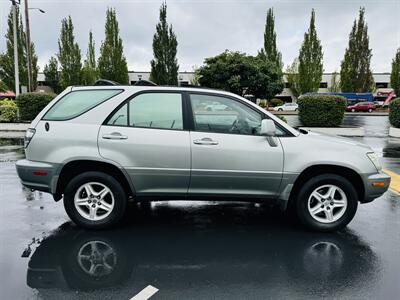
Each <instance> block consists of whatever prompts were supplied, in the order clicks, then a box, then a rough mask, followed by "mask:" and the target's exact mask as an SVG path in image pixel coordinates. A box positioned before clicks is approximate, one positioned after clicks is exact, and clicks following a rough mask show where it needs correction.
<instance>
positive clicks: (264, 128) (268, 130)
mask: <svg viewBox="0 0 400 300" xmlns="http://www.w3.org/2000/svg"><path fill="white" fill-rule="evenodd" d="M275 132H276V127H275V123H274V121H272V120H270V119H264V120H262V121H261V130H260V134H261V135H265V136H275Z"/></svg>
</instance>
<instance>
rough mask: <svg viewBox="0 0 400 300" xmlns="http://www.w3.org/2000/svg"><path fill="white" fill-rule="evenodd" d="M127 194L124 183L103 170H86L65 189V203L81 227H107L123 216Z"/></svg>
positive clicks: (71, 215) (68, 211)
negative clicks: (122, 184)
mask: <svg viewBox="0 0 400 300" xmlns="http://www.w3.org/2000/svg"><path fill="white" fill-rule="evenodd" d="M126 202H127V198H126V195H125V192H124V189H123V187H122V186H121V184H120V183H119V182H118V181H117V180H116V179H115V178H114V177H112V176H110V175H108V174H105V173H103V172H85V173H82V174H80V175H78V176H76V177H75V178H73V179H72V180H71V181H70V182H69V183H68V185H67V187H66V189H65V193H64V207H65V210H66V212H67V214H68V216H69V217H70V218H71V220H72V221H74V223H76V224H77V225H79V226H81V227H85V228H91V229H103V228H108V227H111V226H113V225H115V224H117V223H118V222H119V221H120V220H121V219H122V217H123V215H124V212H125V209H126Z"/></svg>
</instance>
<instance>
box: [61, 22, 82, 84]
mask: <svg viewBox="0 0 400 300" xmlns="http://www.w3.org/2000/svg"><path fill="white" fill-rule="evenodd" d="M58 49H59V52H58V60H59V62H60V86H61V88H63V89H64V88H66V87H67V86H70V85H79V84H81V83H82V78H81V69H82V63H81V50H80V49H79V46H78V44H77V43H75V36H74V25H73V24H72V19H71V16H68V18H65V19H63V20H62V21H61V32H60V38H59V39H58Z"/></svg>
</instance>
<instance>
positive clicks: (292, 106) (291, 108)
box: [274, 103, 299, 111]
mask: <svg viewBox="0 0 400 300" xmlns="http://www.w3.org/2000/svg"><path fill="white" fill-rule="evenodd" d="M274 110H275V111H284V110H286V111H297V110H299V105H298V104H297V103H285V104H283V105H281V106H277V107H274Z"/></svg>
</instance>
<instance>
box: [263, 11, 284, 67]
mask: <svg viewBox="0 0 400 300" xmlns="http://www.w3.org/2000/svg"><path fill="white" fill-rule="evenodd" d="M260 56H261V57H265V58H266V59H268V60H269V61H270V62H272V63H273V64H275V65H276V66H277V67H278V68H279V70H281V71H282V67H283V64H282V54H281V53H280V52H279V51H278V48H277V47H276V32H275V17H274V10H273V8H269V9H268V12H267V19H266V22H265V31H264V48H262V49H261V51H260Z"/></svg>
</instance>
